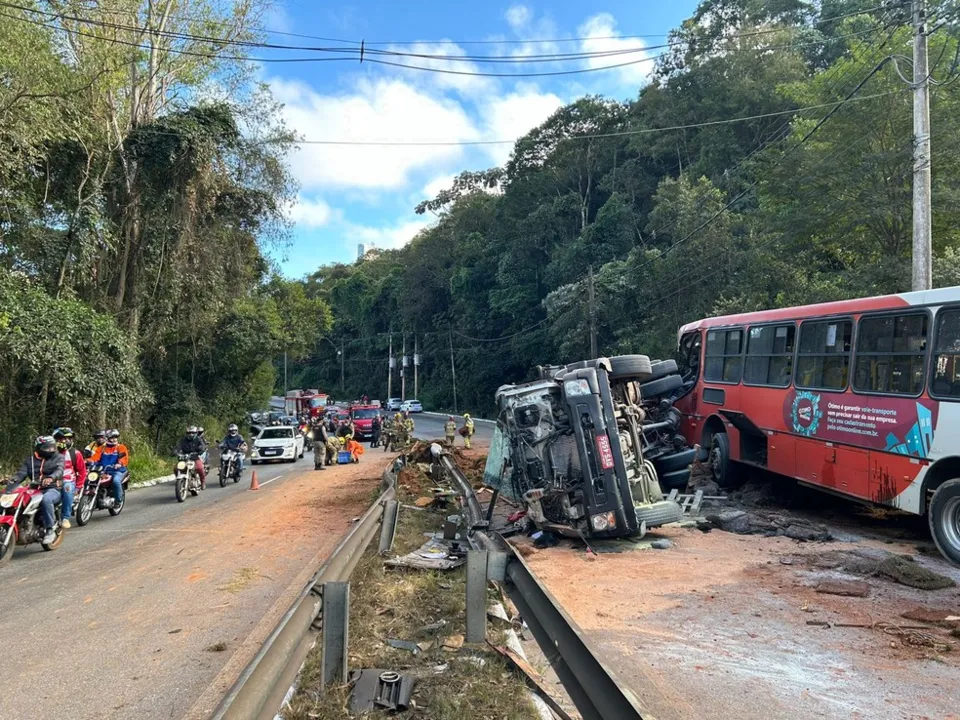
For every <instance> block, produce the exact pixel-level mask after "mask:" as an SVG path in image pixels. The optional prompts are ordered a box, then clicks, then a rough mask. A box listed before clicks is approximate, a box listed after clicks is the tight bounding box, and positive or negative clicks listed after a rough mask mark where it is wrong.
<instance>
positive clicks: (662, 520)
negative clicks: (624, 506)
mask: <svg viewBox="0 0 960 720" xmlns="http://www.w3.org/2000/svg"><path fill="white" fill-rule="evenodd" d="M633 510H634V512H635V513H636V514H637V522H638V523H641V522H645V523H646V524H647V528H655V527H660V526H661V525H666V524H667V523H672V522H679V521H680V518H682V517H683V510H682V509H681V508H680V506H679V505H677V503H675V502H673V501H672V500H661V501H660V502H655V503H650V504H649V505H634V506H633Z"/></svg>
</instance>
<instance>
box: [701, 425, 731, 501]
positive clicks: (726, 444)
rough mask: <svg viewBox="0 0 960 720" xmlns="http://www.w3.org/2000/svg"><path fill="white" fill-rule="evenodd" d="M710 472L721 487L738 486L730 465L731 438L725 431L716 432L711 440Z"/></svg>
mask: <svg viewBox="0 0 960 720" xmlns="http://www.w3.org/2000/svg"><path fill="white" fill-rule="evenodd" d="M707 457H708V459H709V461H710V474H711V475H712V476H713V481H714V482H715V483H716V484H717V485H718V486H720V487H721V488H724V489H728V488H732V487H734V486H736V484H737V483H736V480H735V479H734V476H733V475H734V474H733V469H732V468H731V467H730V438H729V437H728V436H727V434H726V433H725V432H718V433H714V434H713V437H712V438H711V441H710V454H709V455H708V456H707Z"/></svg>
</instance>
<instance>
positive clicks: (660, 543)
mask: <svg viewBox="0 0 960 720" xmlns="http://www.w3.org/2000/svg"><path fill="white" fill-rule="evenodd" d="M650 547H652V548H653V549H654V550H669V549H670V548H672V547H673V543H672V542H670V541H669V540H667V539H666V538H662V539H660V540H654V541H653V542H652V543H650Z"/></svg>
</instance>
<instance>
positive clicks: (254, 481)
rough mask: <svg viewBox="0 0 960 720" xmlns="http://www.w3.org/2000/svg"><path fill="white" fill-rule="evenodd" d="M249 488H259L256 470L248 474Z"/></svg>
mask: <svg viewBox="0 0 960 720" xmlns="http://www.w3.org/2000/svg"><path fill="white" fill-rule="evenodd" d="M250 489H251V490H259V489H260V483H258V482H257V471H256V470H254V471H253V475H251V476H250Z"/></svg>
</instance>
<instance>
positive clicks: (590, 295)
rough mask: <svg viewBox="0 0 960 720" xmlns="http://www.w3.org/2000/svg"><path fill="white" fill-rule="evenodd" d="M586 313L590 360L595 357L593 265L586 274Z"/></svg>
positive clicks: (595, 315) (595, 299)
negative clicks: (587, 315)
mask: <svg viewBox="0 0 960 720" xmlns="http://www.w3.org/2000/svg"><path fill="white" fill-rule="evenodd" d="M587 312H588V313H589V316H590V358H591V359H594V358H596V357H597V352H598V351H597V298H596V294H595V292H594V287H593V265H591V266H590V272H589V273H588V274H587Z"/></svg>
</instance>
